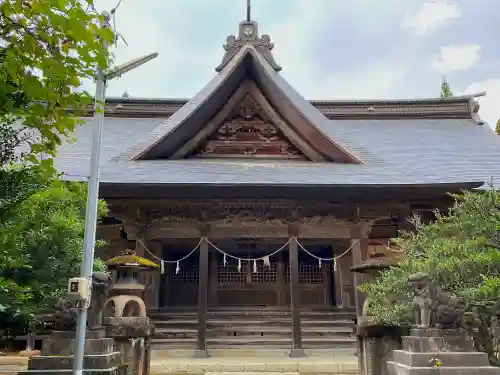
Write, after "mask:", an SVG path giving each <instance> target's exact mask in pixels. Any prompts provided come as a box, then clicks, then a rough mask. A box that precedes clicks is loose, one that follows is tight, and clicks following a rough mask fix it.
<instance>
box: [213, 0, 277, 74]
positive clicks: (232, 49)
mask: <svg viewBox="0 0 500 375" xmlns="http://www.w3.org/2000/svg"><path fill="white" fill-rule="evenodd" d="M250 12H251V7H250V0H247V20H246V21H242V22H240V27H239V34H238V37H237V38H236V36H234V35H229V36H228V37H227V39H226V44H224V45H223V48H224V50H225V51H226V52H225V53H224V56H223V57H222V62H221V63H220V64H219V66H217V67H216V68H215V71H217V72H220V71H221V70H222V69H224V67H225V66H226V65H227V64H228V63H229V61H231V60H232V59H233V57H234V56H235V55H236V54H237V53H238V52H239V51H240V50H241V48H242V47H243V46H245V45H251V46H253V47H254V48H255V49H256V50H257V52H259V53H260V54H261V55H262V57H263V58H264V59H265V60H266V61H267V62H268V63H269V65H271V67H272V68H273V69H274V70H275V71H277V72H279V71H280V70H281V66H279V65H278V64H277V63H276V61H275V60H274V56H273V54H272V50H273V48H274V43H271V37H270V36H269V35H267V34H264V35H262V36H261V37H259V25H258V24H257V22H255V21H252V20H251V19H250V16H251V13H250Z"/></svg>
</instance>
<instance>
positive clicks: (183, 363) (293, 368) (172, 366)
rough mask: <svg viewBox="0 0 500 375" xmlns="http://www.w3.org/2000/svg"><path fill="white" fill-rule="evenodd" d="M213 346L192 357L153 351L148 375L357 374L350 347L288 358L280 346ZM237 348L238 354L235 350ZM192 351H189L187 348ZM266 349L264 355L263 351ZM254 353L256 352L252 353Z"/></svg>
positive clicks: (178, 353) (184, 351)
mask: <svg viewBox="0 0 500 375" xmlns="http://www.w3.org/2000/svg"><path fill="white" fill-rule="evenodd" d="M276 350H277V351H278V352H279V353H278V352H276V353H274V352H273V349H267V348H266V349H265V350H262V349H258V348H255V349H248V348H247V349H243V348H242V349H241V350H238V349H217V350H213V351H209V352H210V354H211V355H212V357H210V358H203V359H195V358H193V357H192V356H191V355H189V356H187V355H186V356H181V353H184V354H187V352H188V351H187V350H183V351H178V352H177V353H166V351H153V352H152V360H151V374H182V375H184V374H188V375H202V374H206V375H222V374H224V375H236V374H241V375H250V374H255V373H259V374H264V373H265V374H268V375H283V374H293V375H313V374H314V375H318V374H319V375H321V374H324V375H328V374H332V375H333V374H339V375H340V374H345V375H351V374H352V375H354V374H356V375H357V374H359V371H358V359H357V357H356V356H355V355H354V354H353V351H352V350H348V351H347V350H344V351H340V352H339V351H334V350H323V351H321V352H318V351H316V350H315V351H311V352H309V353H308V354H309V356H308V357H305V358H289V357H288V353H289V350H287V351H285V352H283V353H281V351H282V349H276ZM238 351H239V353H238ZM191 352H192V351H191ZM264 352H267V355H265V354H263V353H264ZM256 353H258V354H259V355H255V354H256Z"/></svg>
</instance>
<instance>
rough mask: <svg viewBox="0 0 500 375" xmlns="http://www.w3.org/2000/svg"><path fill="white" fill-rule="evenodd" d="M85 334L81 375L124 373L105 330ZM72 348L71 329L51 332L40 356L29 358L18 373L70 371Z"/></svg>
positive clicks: (117, 354) (73, 346) (122, 374)
mask: <svg viewBox="0 0 500 375" xmlns="http://www.w3.org/2000/svg"><path fill="white" fill-rule="evenodd" d="M86 337H87V338H86V339H85V355H84V357H83V368H84V370H83V374H92V375H98V374H112V375H125V374H126V373H127V367H126V366H124V365H122V364H121V358H120V353H118V352H114V351H113V339H109V338H106V337H105V332H104V330H99V331H90V332H87V334H86ZM74 349H75V333H74V332H53V333H52V335H51V337H50V338H49V339H47V340H44V342H43V344H42V355H40V356H36V357H31V358H30V359H29V362H28V368H27V369H26V370H24V371H21V372H19V374H40V375H41V374H45V375H47V374H55V373H57V374H68V375H69V374H72V373H73V357H74Z"/></svg>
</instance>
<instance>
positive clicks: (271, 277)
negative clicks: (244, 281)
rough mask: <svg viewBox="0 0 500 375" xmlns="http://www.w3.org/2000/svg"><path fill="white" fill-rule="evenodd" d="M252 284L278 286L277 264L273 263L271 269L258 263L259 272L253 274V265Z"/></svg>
mask: <svg viewBox="0 0 500 375" xmlns="http://www.w3.org/2000/svg"><path fill="white" fill-rule="evenodd" d="M251 276H252V283H266V284H276V263H275V262H271V264H270V265H269V267H267V266H265V265H264V263H262V262H258V263H257V272H256V273H253V264H252V275H251Z"/></svg>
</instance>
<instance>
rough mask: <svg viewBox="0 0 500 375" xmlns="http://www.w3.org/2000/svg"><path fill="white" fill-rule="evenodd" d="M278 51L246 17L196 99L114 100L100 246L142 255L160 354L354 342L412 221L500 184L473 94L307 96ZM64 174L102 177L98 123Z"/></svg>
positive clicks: (492, 144)
mask: <svg viewBox="0 0 500 375" xmlns="http://www.w3.org/2000/svg"><path fill="white" fill-rule="evenodd" d="M273 47H274V45H273V43H272V42H271V39H270V37H269V36H268V35H261V34H259V29H258V24H257V23H256V22H254V21H243V22H241V23H240V25H239V33H238V36H229V37H228V38H227V42H226V44H225V45H224V51H221V58H222V59H221V63H220V65H219V66H217V67H214V68H215V70H216V73H215V76H214V78H213V79H212V80H211V81H210V82H209V83H208V84H207V85H206V86H205V87H204V88H203V89H202V90H201V91H200V92H199V93H197V94H196V95H195V96H194V97H193V98H191V99H189V100H181V99H135V98H108V99H107V101H106V106H105V121H104V135H103V137H104V138H103V146H102V157H101V174H100V190H99V194H100V197H101V198H103V199H105V200H106V201H107V203H108V204H109V208H110V212H109V217H107V218H106V219H104V220H103V221H102V223H100V225H99V227H98V231H97V238H98V239H105V240H106V241H107V246H106V247H104V248H101V249H99V250H98V255H99V256H101V257H103V258H105V259H107V258H110V257H112V256H115V255H118V254H119V253H120V252H121V251H122V250H123V249H136V252H137V254H138V255H140V256H145V257H147V258H149V259H151V260H153V261H155V262H156V263H157V264H161V267H159V268H158V270H157V271H154V272H150V273H148V274H146V275H144V276H143V282H144V283H145V284H146V286H147V288H146V292H145V300H146V303H147V307H148V309H149V311H150V315H151V317H152V318H153V319H154V320H155V323H156V327H157V333H156V336H155V341H154V345H156V347H157V348H192V349H193V350H195V349H196V350H198V353H204V352H205V351H206V350H208V351H210V350H211V349H212V348H217V347H237V346H242V345H246V346H251V345H258V346H263V345H268V346H269V347H281V348H289V349H291V350H292V355H301V350H302V349H308V348H317V347H322V348H333V349H334V348H337V347H342V346H349V345H353V343H354V340H355V339H354V336H353V322H354V321H355V320H356V316H359V315H361V313H362V311H361V309H362V303H363V296H362V295H361V293H360V292H358V290H357V288H356V286H357V285H358V284H359V283H360V282H361V281H362V279H363V276H362V275H360V274H359V273H354V272H352V270H351V268H356V267H358V268H359V267H361V266H362V265H363V264H364V263H366V262H368V261H370V260H372V259H374V258H376V259H380V258H382V259H386V260H388V261H392V260H393V258H394V254H392V253H391V252H390V251H389V250H387V246H386V245H387V243H388V240H389V239H390V238H392V237H395V236H397V232H398V230H400V229H404V228H408V227H409V223H408V220H407V218H409V217H410V216H412V215H413V214H419V215H421V216H422V217H423V219H424V220H431V219H432V218H433V214H432V211H433V210H435V209H439V210H446V209H447V207H449V205H450V204H451V202H452V200H451V198H450V197H449V195H448V193H457V192H460V191H461V190H463V189H477V188H484V186H485V185H487V184H488V181H490V180H491V179H492V178H495V177H497V176H500V162H499V160H500V138H498V137H497V136H496V135H495V133H494V132H493V130H492V129H491V128H490V127H489V126H488V125H487V124H484V123H483V122H481V120H480V119H479V118H478V115H477V112H478V109H479V105H478V103H477V102H476V101H475V99H474V97H473V96H460V97H451V98H446V99H440V98H429V99H409V100H369V101H341V100H327V98H325V100H314V101H308V100H306V99H304V98H303V97H302V96H301V95H300V94H299V93H298V92H297V91H295V90H294V88H293V87H291V86H290V85H289V84H288V82H287V81H286V80H285V79H284V78H283V77H282V76H281V75H280V70H281V65H279V64H280V63H283V65H284V68H286V66H285V65H286V64H285V62H280V61H275V59H274V58H273V54H272V50H273ZM88 115H89V117H88V118H86V122H85V124H84V125H83V126H81V127H79V128H78V129H77V131H76V134H75V138H76V141H75V142H72V143H71V142H68V143H65V144H63V145H62V146H61V147H60V149H59V152H58V155H57V158H56V167H57V168H58V170H60V171H61V172H63V173H64V174H65V179H67V180H79V181H85V180H86V179H87V176H88V175H89V166H90V151H91V140H92V133H93V128H94V120H93V119H92V118H91V116H92V113H91V112H89V114H88Z"/></svg>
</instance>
